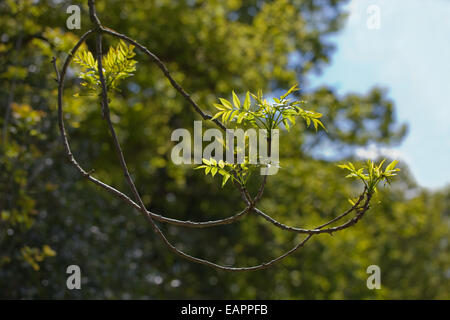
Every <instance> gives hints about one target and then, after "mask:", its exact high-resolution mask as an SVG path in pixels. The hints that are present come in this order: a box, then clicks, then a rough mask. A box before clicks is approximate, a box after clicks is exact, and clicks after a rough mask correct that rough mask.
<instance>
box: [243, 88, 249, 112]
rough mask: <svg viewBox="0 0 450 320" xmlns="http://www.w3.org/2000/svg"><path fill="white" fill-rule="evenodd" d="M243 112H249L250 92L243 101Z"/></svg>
mask: <svg viewBox="0 0 450 320" xmlns="http://www.w3.org/2000/svg"><path fill="white" fill-rule="evenodd" d="M244 110H250V92H248V91H247V94H246V95H245V101H244Z"/></svg>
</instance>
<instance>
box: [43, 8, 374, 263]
mask: <svg viewBox="0 0 450 320" xmlns="http://www.w3.org/2000/svg"><path fill="white" fill-rule="evenodd" d="M88 5H89V15H90V19H91V22H92V24H93V27H94V28H93V29H92V30H89V31H87V32H86V33H85V34H83V35H82V36H81V38H80V40H79V41H78V42H77V43H76V45H75V46H74V47H73V49H72V50H71V52H70V54H69V56H68V57H67V58H66V60H65V62H64V65H63V67H62V69H61V72H59V71H58V68H57V66H56V59H55V58H53V60H52V64H53V67H54V69H55V73H56V76H57V81H58V123H59V129H60V133H61V137H62V140H63V145H64V148H65V151H66V154H67V157H68V160H69V162H70V163H71V164H72V165H73V166H74V167H75V168H76V169H77V170H78V171H79V172H80V173H81V174H82V175H83V176H85V177H86V178H87V179H88V180H89V181H91V182H93V183H95V184H97V185H99V186H101V187H102V188H104V189H105V190H107V191H108V192H110V193H112V194H113V195H115V196H117V197H118V198H120V199H122V200H123V201H124V202H126V203H128V204H129V205H131V206H132V207H134V208H135V209H137V210H139V211H140V212H141V213H142V214H143V215H144V216H145V217H146V218H147V219H148V221H149V222H150V224H151V226H152V228H153V229H154V231H155V232H156V233H157V235H158V236H159V237H160V238H161V239H162V241H163V242H164V244H165V245H166V246H167V247H168V248H169V249H170V250H171V251H172V252H174V253H175V254H177V255H179V256H181V257H183V258H185V259H187V260H189V261H192V262H196V263H200V264H203V265H206V266H209V267H213V268H216V269H219V270H224V271H251V270H258V269H263V268H267V267H269V266H271V265H273V264H275V263H277V262H279V261H281V260H283V259H285V258H286V257H288V256H289V255H291V254H292V253H294V252H296V251H297V250H298V249H300V248H302V247H303V246H304V245H305V243H306V242H307V241H309V239H310V238H311V237H312V236H313V235H315V234H319V233H330V234H331V233H332V232H336V231H340V230H343V229H346V228H348V227H350V226H352V225H354V224H356V223H357V222H358V221H359V220H360V219H361V218H362V217H363V215H364V213H365V212H366V211H367V210H368V209H369V202H370V199H371V196H372V194H371V193H368V192H367V190H366V189H365V190H364V192H363V193H362V195H361V196H360V197H359V199H358V201H357V202H356V203H355V205H354V206H353V207H351V208H350V209H349V210H347V211H346V212H344V213H343V214H341V215H339V216H338V217H336V218H334V219H332V220H330V221H329V222H327V223H325V224H323V225H321V226H319V227H317V228H315V229H303V228H295V227H290V226H287V225H284V224H282V223H281V222H278V221H277V220H275V219H273V218H272V217H270V216H269V215H267V214H265V213H264V212H263V211H261V210H259V209H258V208H256V207H255V205H256V203H257V202H258V201H259V200H260V199H261V197H262V194H263V191H264V188H265V185H266V182H267V176H265V177H264V178H263V181H262V183H261V186H260V187H259V189H258V192H257V194H256V195H255V197H254V198H252V197H251V196H250V194H249V192H248V190H247V189H246V187H245V185H242V184H241V185H239V186H238V187H239V191H240V193H241V195H242V199H243V201H244V202H245V203H246V204H247V206H246V208H245V209H244V210H242V211H241V212H239V213H237V214H235V215H233V216H231V217H228V218H225V219H221V220H213V221H205V222H192V221H183V220H177V219H171V218H167V217H164V216H161V215H158V214H155V213H152V212H150V211H148V210H147V209H146V207H145V205H144V203H143V201H142V198H141V196H140V195H139V192H138V190H137V188H136V185H135V184H134V182H133V179H132V177H131V175H130V173H129V170H128V166H127V164H126V161H125V157H124V154H123V151H122V148H121V145H120V142H119V139H118V136H117V134H116V131H115V129H114V126H113V124H112V121H111V117H110V108H109V100H108V92H107V85H106V81H105V77H104V74H103V66H102V34H103V33H106V34H109V35H112V36H113V37H116V38H119V39H123V40H125V41H127V42H128V43H130V44H133V45H134V46H135V47H137V48H139V49H140V50H141V51H142V52H144V53H145V54H146V55H147V56H149V57H150V59H151V60H152V62H154V63H155V64H156V65H157V66H158V67H159V68H160V69H161V71H162V72H163V74H164V76H165V77H166V78H167V79H168V80H169V82H170V83H171V84H172V86H173V87H174V88H175V89H176V90H177V91H178V92H179V93H180V94H181V95H182V96H183V97H184V98H185V99H186V100H187V101H188V102H189V104H191V105H192V106H193V108H194V110H195V111H196V112H197V113H198V114H200V116H201V117H202V118H203V119H204V120H211V119H212V117H211V116H210V115H208V114H206V113H204V112H203V111H202V110H201V109H200V107H199V106H198V105H197V103H196V102H195V101H193V100H192V98H191V97H190V95H189V94H188V93H187V92H186V91H185V90H184V89H183V88H182V87H181V85H179V84H178V83H177V82H176V81H175V80H174V79H173V77H172V76H171V75H170V73H169V71H168V69H167V67H166V66H165V64H164V63H163V62H162V61H161V60H160V59H159V58H158V57H157V56H156V55H155V54H153V53H152V52H151V51H150V50H148V49H147V48H146V47H144V46H142V45H141V44H139V43H138V42H137V41H135V40H133V39H131V38H129V37H127V36H125V35H123V34H121V33H118V32H116V31H114V30H112V29H109V28H106V27H104V26H102V24H101V22H100V20H99V18H98V16H97V14H96V10H95V1H94V0H88ZM93 34H95V36H96V39H95V43H96V56H97V68H98V74H99V80H100V84H101V89H102V93H101V108H102V112H103V116H104V119H105V121H106V122H107V125H108V129H109V132H110V135H111V137H112V140H113V144H114V148H115V151H116V154H117V156H118V158H119V162H120V165H121V168H122V171H123V174H124V177H125V180H126V181H127V184H128V186H129V188H130V189H131V192H132V194H133V197H134V201H133V200H132V199H131V198H130V197H128V196H127V195H126V194H124V193H122V192H121V191H119V190H117V189H115V188H114V187H112V186H110V185H108V184H106V183H104V182H102V181H100V180H98V179H96V178H94V177H93V176H92V170H91V171H86V170H84V169H83V168H82V167H81V166H80V164H79V163H78V162H77V160H76V159H75V157H74V156H73V154H72V152H71V148H70V144H69V140H68V135H67V132H66V129H65V126H64V113H63V102H62V99H63V98H62V97H63V90H64V78H65V75H66V72H67V69H68V67H69V65H70V62H71V61H72V58H73V56H74V55H75V53H76V52H77V50H78V49H79V47H80V46H81V44H82V43H83V42H85V41H86V39H87V38H88V37H89V36H91V35H93ZM212 121H213V122H215V123H216V125H217V126H218V127H219V128H221V129H222V130H224V131H225V130H226V129H227V128H226V127H225V125H224V124H223V123H222V122H220V121H219V120H218V119H213V120H212ZM269 155H270V142H269ZM364 197H365V198H366V201H365V202H364V204H363V205H362V207H360V206H359V205H360V203H361V201H362V200H363V199H364ZM250 211H254V212H255V213H256V214H257V215H259V216H261V217H262V218H264V219H265V220H267V221H269V222H270V223H272V224H274V225H275V226H277V227H279V228H281V229H283V230H286V231H293V232H297V233H302V234H307V236H306V237H305V238H304V239H303V240H302V241H300V242H299V243H298V244H297V245H295V246H294V247H293V248H292V249H290V250H288V251H286V252H285V253H284V254H282V255H280V256H278V257H277V258H274V259H272V260H270V261H268V262H263V263H261V264H258V265H255V266H250V267H231V266H224V265H220V264H216V263H214V262H211V261H208V260H204V259H201V258H197V257H194V256H192V255H189V254H187V253H185V252H183V251H181V250H179V249H178V248H176V247H175V246H174V245H173V244H172V243H171V242H170V241H169V240H168V239H167V238H166V236H165V235H164V233H163V232H162V231H161V229H160V228H159V227H158V225H157V224H156V222H155V220H156V221H159V222H165V223H170V224H173V225H178V226H185V227H194V228H205V227H212V226H218V225H224V224H229V223H233V222H235V221H237V220H238V219H240V218H241V217H243V216H244V215H246V214H247V213H248V212H250ZM353 211H356V216H355V217H354V218H352V219H350V220H349V221H347V222H346V223H344V224H342V225H340V226H337V227H332V228H326V229H323V228H324V227H326V226H328V225H330V224H332V223H334V222H336V221H338V220H340V219H342V218H343V217H345V216H346V215H348V214H349V213H350V212H353Z"/></svg>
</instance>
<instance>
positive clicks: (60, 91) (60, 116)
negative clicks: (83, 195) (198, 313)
mask: <svg viewBox="0 0 450 320" xmlns="http://www.w3.org/2000/svg"><path fill="white" fill-rule="evenodd" d="M94 32H95V31H94V30H89V31H87V32H86V33H85V34H83V35H82V36H81V38H80V40H79V41H78V42H77V44H76V45H75V46H74V48H73V49H72V50H71V52H70V54H69V56H68V57H67V58H66V60H65V62H64V65H63V68H62V70H61V73H60V74H59V76H58V80H59V81H58V122H59V129H60V132H61V136H62V140H63V145H64V147H65V150H66V154H67V156H68V159H69V161H70V162H71V163H72V165H74V166H75V168H76V169H77V170H78V171H79V172H80V173H81V174H82V175H83V176H85V177H87V178H88V179H89V180H90V181H92V182H94V183H95V184H97V185H100V186H102V187H104V188H105V189H106V190H108V191H110V192H112V193H113V194H115V195H118V196H119V197H120V198H121V199H123V200H125V201H126V202H128V203H130V204H132V205H133V206H134V207H135V208H137V209H139V210H140V211H141V212H142V213H143V214H144V215H145V216H146V217H147V219H149V221H150V222H151V224H152V226H153V228H154V230H155V232H156V233H157V234H158V235H159V236H160V237H161V239H162V240H163V242H164V243H165V244H166V245H167V246H168V247H169V249H170V250H171V251H173V252H174V253H176V254H177V255H179V256H181V257H183V258H186V259H188V260H190V261H192V262H196V263H200V264H203V265H207V266H210V267H214V268H216V269H220V270H224V271H250V270H258V269H263V268H267V267H269V266H271V265H273V264H275V263H276V262H278V261H281V260H282V259H284V258H286V257H287V256H289V255H290V254H292V253H294V252H295V251H297V250H298V249H299V248H301V247H303V245H304V244H305V243H306V242H307V241H308V240H309V239H310V238H311V236H312V235H308V236H307V237H306V238H305V239H303V240H302V241H301V242H300V243H298V244H297V245H296V246H295V247H293V248H292V249H291V250H289V251H287V252H285V253H284V254H282V255H281V256H279V257H277V258H275V259H273V260H270V261H268V262H264V263H262V264H259V265H255V266H250V267H229V266H223V265H219V264H216V263H213V262H210V261H207V260H204V259H200V258H196V257H193V256H191V255H189V254H187V253H184V252H183V251H181V250H179V249H177V248H176V247H175V246H174V245H172V244H171V243H170V242H169V241H168V240H167V238H166V237H165V236H164V234H163V233H162V232H161V230H160V229H159V227H158V226H157V225H156V224H155V222H154V221H153V219H152V214H151V213H150V212H149V211H148V210H146V209H145V207H144V205H143V203H142V200H141V199H140V197H139V194H138V193H137V190H136V188H135V187H134V188H133V186H134V183H133V181H132V180H131V177H130V175H129V173H128V174H127V171H128V170H127V167H126V163H125V161H124V158H123V154H122V153H121V149H120V145H118V140H117V136H116V135H115V131H114V128H113V127H112V124H111V127H110V129H111V134H112V135H113V139H114V142H115V145H116V148H117V150H116V151H117V152H118V155H119V159H120V160H121V165H122V168H123V169H124V171H126V172H124V174H125V176H126V178H127V180H128V181H129V183H130V182H131V183H130V184H131V187H132V189H134V190H133V193H134V194H135V196H136V198H137V200H138V202H139V203H140V205H138V204H136V203H135V202H134V201H132V200H131V199H130V198H129V197H128V196H126V195H125V194H123V193H121V192H120V191H118V190H116V189H115V188H113V187H111V186H109V185H108V184H106V183H103V182H102V181H100V180H98V179H95V178H94V177H92V176H91V172H87V171H85V170H84V169H83V168H82V167H81V166H80V165H79V164H78V162H77V161H76V159H75V157H74V156H73V154H72V152H71V149H70V144H69V141H68V137H67V133H66V130H65V126H64V116H63V108H62V105H63V104H62V97H63V88H64V85H63V84H64V78H65V74H66V72H67V68H68V66H69V64H70V62H71V60H72V57H73V56H74V54H75V53H76V51H77V50H78V49H79V47H80V46H81V44H82V43H83V42H84V41H85V40H86V38H88V37H89V36H90V35H92V34H93V33H94ZM99 40H100V41H101V38H100V37H97V48H98V49H99V50H98V56H99V58H100V59H99V61H101V46H100V45H99V43H98V42H99ZM52 63H53V64H54V66H55V71H57V68H56V64H55V61H53V62H52ZM98 69H99V77H100V79H101V82H102V88H103V90H104V89H105V82H104V78H103V74H101V72H102V66H101V62H100V63H99V68H98ZM102 79H103V80H102ZM105 100H106V103H105ZM107 101H108V100H107V96H106V95H105V94H103V95H102V103H103V108H104V111H105V117H106V119H107V121H108V122H109V123H111V121H110V119H109V108H108V105H107ZM250 208H251V207H250V206H249V207H247V208H246V209H244V211H242V212H241V213H239V214H237V215H235V216H233V217H231V218H228V219H224V220H221V221H222V222H223V221H226V220H228V221H229V222H231V219H233V221H234V220H236V219H237V218H238V217H240V216H242V215H244V214H245V213H246V212H248V210H249V209H250ZM161 218H163V217H161ZM164 220H166V221H177V222H179V223H181V224H183V225H185V224H186V223H189V222H182V221H178V220H173V219H168V218H164ZM218 222H219V221H214V222H212V223H213V224H214V225H217V224H218ZM210 223H211V222H210ZM194 224H195V226H198V225H202V224H203V225H205V223H194Z"/></svg>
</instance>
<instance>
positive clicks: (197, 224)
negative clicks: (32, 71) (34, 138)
mask: <svg viewBox="0 0 450 320" xmlns="http://www.w3.org/2000/svg"><path fill="white" fill-rule="evenodd" d="M93 34H94V30H89V31H87V32H86V33H85V34H83V35H82V36H81V37H80V39H79V41H78V42H77V44H76V45H75V46H74V47H73V49H72V50H71V52H70V54H69V56H68V57H67V58H66V60H65V62H64V65H63V67H62V69H61V72H60V73H59V72H58V69H57V67H56V64H55V59H53V60H52V64H53V66H54V68H55V72H56V74H57V79H58V124H59V129H60V134H61V137H62V141H63V145H64V148H65V151H66V155H67V157H68V160H69V162H70V163H71V164H72V165H73V166H74V167H75V168H76V169H77V170H78V171H79V172H80V173H81V174H82V175H83V176H84V177H86V178H87V179H88V180H89V181H91V182H93V183H95V184H96V185H98V186H100V187H102V188H104V189H105V190H107V191H108V192H110V193H112V194H113V195H115V196H117V197H119V198H120V199H122V200H123V201H124V202H125V203H128V204H129V205H131V206H133V207H134V208H136V209H139V208H140V207H139V205H138V204H137V203H136V202H134V201H133V200H132V199H131V198H130V197H128V196H127V195H126V194H124V193H122V192H120V191H119V190H117V189H116V188H114V187H112V186H110V185H108V184H106V183H104V182H103V181H101V180H99V179H96V178H95V177H93V176H92V171H89V172H88V171H86V170H85V169H83V167H81V165H80V164H79V163H78V161H77V160H76V159H75V157H74V156H73V154H72V151H71V148H70V144H69V140H68V134H67V132H66V129H65V125H64V112H63V101H62V97H63V94H62V93H63V90H64V80H65V76H66V73H67V69H68V67H69V65H70V62H71V61H72V59H73V57H74V55H75V53H76V52H77V50H78V49H79V47H80V46H81V44H82V43H83V42H84V41H85V40H86V39H87V38H88V37H89V36H91V35H93ZM249 209H250V207H246V208H245V209H244V210H242V211H241V212H238V213H237V214H235V215H233V216H230V217H228V218H224V219H219V220H211V221H201V222H196V221H184V220H177V219H173V218H168V217H164V216H161V215H159V214H156V213H153V212H151V211H147V213H148V214H149V215H150V216H151V218H153V219H155V220H157V221H160V222H165V223H169V224H172V225H176V226H184V227H191V228H207V227H213V226H219V225H225V224H230V223H233V222H234V221H236V220H238V219H240V218H241V217H243V216H244V215H245V214H246V213H247V212H248V211H249Z"/></svg>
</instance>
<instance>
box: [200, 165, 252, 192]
mask: <svg viewBox="0 0 450 320" xmlns="http://www.w3.org/2000/svg"><path fill="white" fill-rule="evenodd" d="M202 162H203V164H202V165H199V166H197V167H196V168H195V170H198V169H205V175H208V174H211V176H213V177H214V176H215V175H216V174H219V175H220V176H222V187H223V186H225V184H226V183H227V182H228V180H229V179H230V178H231V180H234V181H235V182H237V183H238V184H240V185H245V183H246V182H247V180H248V178H249V177H250V170H249V166H248V162H247V161H244V163H241V164H232V163H228V162H225V161H223V160H219V161H217V160H215V159H213V158H211V159H202Z"/></svg>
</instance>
